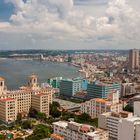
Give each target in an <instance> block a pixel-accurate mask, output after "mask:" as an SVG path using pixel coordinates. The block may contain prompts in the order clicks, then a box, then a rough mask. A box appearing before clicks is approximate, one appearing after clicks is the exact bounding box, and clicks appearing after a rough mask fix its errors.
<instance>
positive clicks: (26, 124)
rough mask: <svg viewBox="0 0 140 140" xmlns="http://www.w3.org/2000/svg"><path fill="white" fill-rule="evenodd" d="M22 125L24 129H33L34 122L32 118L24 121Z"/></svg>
mask: <svg viewBox="0 0 140 140" xmlns="http://www.w3.org/2000/svg"><path fill="white" fill-rule="evenodd" d="M21 126H22V128H23V129H32V128H33V124H32V121H31V120H27V121H24V122H23V123H22V125H21Z"/></svg>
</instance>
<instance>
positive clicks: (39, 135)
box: [26, 124, 52, 140]
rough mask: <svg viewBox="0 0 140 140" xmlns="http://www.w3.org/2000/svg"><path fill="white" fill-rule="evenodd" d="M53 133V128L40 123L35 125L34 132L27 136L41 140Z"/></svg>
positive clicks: (28, 139)
mask: <svg viewBox="0 0 140 140" xmlns="http://www.w3.org/2000/svg"><path fill="white" fill-rule="evenodd" d="M51 133H52V129H51V128H50V127H48V126H46V125H43V124H39V125H37V126H36V127H35V129H34V131H33V134H32V135H31V136H29V137H27V138H26V140H41V139H44V138H49V137H50V134H51Z"/></svg>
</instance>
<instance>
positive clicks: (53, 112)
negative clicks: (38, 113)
mask: <svg viewBox="0 0 140 140" xmlns="http://www.w3.org/2000/svg"><path fill="white" fill-rule="evenodd" d="M58 106H59V105H58V103H57V102H53V103H52V104H50V115H51V116H52V117H53V118H58V117H60V116H61V112H60V111H59V110H58Z"/></svg>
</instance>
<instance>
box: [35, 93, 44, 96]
mask: <svg viewBox="0 0 140 140" xmlns="http://www.w3.org/2000/svg"><path fill="white" fill-rule="evenodd" d="M45 95H46V94H44V93H40V94H36V96H45Z"/></svg>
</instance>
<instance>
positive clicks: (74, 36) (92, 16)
mask: <svg viewBox="0 0 140 140" xmlns="http://www.w3.org/2000/svg"><path fill="white" fill-rule="evenodd" d="M139 6H140V0H0V50H5V49H130V48H139V49H140V8H139Z"/></svg>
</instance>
